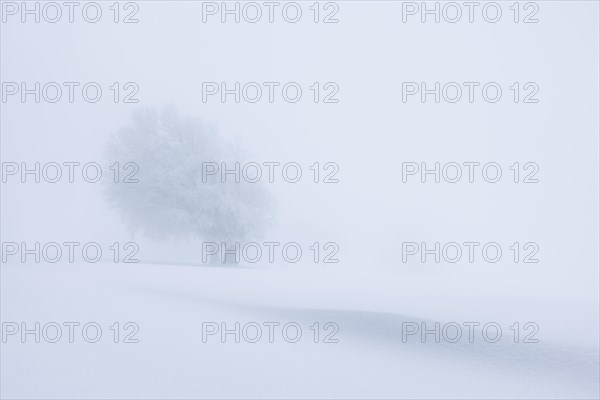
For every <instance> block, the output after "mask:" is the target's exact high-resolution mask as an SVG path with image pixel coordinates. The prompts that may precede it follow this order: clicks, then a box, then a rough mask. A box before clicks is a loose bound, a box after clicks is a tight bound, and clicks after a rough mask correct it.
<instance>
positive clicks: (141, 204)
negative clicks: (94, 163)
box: [106, 108, 273, 246]
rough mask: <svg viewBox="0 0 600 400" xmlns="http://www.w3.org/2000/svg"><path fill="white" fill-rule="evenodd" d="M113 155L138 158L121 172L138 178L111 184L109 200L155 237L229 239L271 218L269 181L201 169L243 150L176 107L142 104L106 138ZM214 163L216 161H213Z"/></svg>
mask: <svg viewBox="0 0 600 400" xmlns="http://www.w3.org/2000/svg"><path fill="white" fill-rule="evenodd" d="M106 157H107V159H108V160H111V162H112V161H115V160H116V161H121V162H122V163H125V162H133V163H135V165H134V164H130V165H128V167H127V168H126V169H124V168H123V167H121V169H122V170H123V171H122V174H123V175H127V174H128V173H129V174H131V173H133V172H134V171H135V170H136V169H137V171H135V175H133V176H130V177H129V179H128V180H129V181H131V180H137V181H138V182H137V183H123V184H109V185H107V188H106V190H107V197H108V200H109V202H110V203H111V204H112V205H113V206H114V208H116V209H117V210H118V211H119V212H120V214H121V215H122V217H123V219H124V221H125V223H126V224H127V226H128V228H129V229H130V230H131V231H132V232H141V233H144V234H145V235H147V236H149V237H155V238H157V237H158V238H162V237H168V236H193V237H197V238H199V239H201V240H202V241H206V242H217V243H226V244H231V246H233V243H235V242H243V241H244V240H245V239H248V238H252V239H255V238H256V237H257V236H260V235H261V234H262V232H263V230H264V228H265V227H266V226H267V224H268V222H269V219H270V218H269V216H270V215H271V213H272V207H273V202H272V199H271V197H270V195H269V193H268V191H267V190H266V187H265V185H264V184H263V183H261V182H257V183H251V182H247V181H244V180H243V179H242V180H241V181H240V182H235V179H234V177H233V176H227V179H226V181H225V182H223V181H222V177H221V174H220V173H216V174H206V173H205V174H203V166H204V168H205V172H206V171H208V170H209V169H210V168H209V167H208V165H209V164H210V163H216V164H217V165H219V166H220V165H222V163H227V165H230V166H231V165H233V164H234V163H235V162H240V161H241V160H240V158H241V155H240V151H239V149H237V148H236V147H234V146H232V145H230V144H228V143H226V142H225V141H223V140H222V139H221V138H220V137H219V136H218V135H217V133H216V130H215V129H214V128H212V127H211V126H209V125H207V124H205V123H203V122H202V121H197V120H193V119H190V118H181V117H179V115H178V114H177V112H176V111H175V110H174V109H173V108H167V109H164V110H162V111H161V112H157V111H156V110H152V109H143V110H139V111H137V112H135V113H134V114H133V116H132V123H131V125H129V126H127V127H125V128H123V129H121V130H120V131H119V133H118V134H117V135H115V136H113V137H112V138H111V140H110V142H109V144H108V147H107V151H106ZM212 165H213V166H214V165H215V164H212Z"/></svg>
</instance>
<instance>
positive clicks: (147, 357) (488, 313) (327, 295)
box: [1, 264, 599, 399]
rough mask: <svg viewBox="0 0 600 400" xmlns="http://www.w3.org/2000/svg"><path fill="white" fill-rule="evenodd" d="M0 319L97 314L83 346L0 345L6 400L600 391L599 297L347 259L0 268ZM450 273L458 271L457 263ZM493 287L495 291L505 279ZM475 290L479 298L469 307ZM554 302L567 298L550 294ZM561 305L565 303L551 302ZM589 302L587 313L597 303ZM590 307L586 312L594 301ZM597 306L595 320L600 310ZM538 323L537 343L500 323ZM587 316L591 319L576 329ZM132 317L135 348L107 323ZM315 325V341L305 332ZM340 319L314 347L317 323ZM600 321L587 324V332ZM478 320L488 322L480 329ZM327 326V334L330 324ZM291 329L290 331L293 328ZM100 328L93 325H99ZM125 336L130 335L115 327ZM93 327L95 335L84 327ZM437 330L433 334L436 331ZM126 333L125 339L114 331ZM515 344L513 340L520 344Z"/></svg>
mask: <svg viewBox="0 0 600 400" xmlns="http://www.w3.org/2000/svg"><path fill="white" fill-rule="evenodd" d="M1 272H2V286H1V289H2V321H3V322H7V321H16V322H22V321H24V322H26V323H27V324H28V325H27V327H28V328H29V329H31V328H32V327H33V324H34V322H35V321H39V322H40V323H41V325H42V326H43V325H44V324H47V323H48V322H57V323H59V324H62V323H63V322H79V323H80V324H81V325H83V324H85V323H86V322H92V321H93V322H97V323H98V324H99V325H100V326H101V327H102V329H103V336H102V338H101V339H100V340H99V341H98V342H97V343H87V342H86V341H85V340H83V339H82V336H81V335H80V334H78V331H75V336H74V343H69V341H68V340H67V337H66V330H64V331H63V337H62V338H61V340H59V341H58V342H57V343H48V342H45V340H44V339H43V338H42V339H41V341H40V343H35V342H34V340H33V339H34V338H33V335H29V336H27V337H26V339H27V340H26V343H21V341H20V338H19V336H18V335H14V336H8V337H7V340H6V343H2V365H1V367H2V371H1V381H2V391H1V395H2V397H3V398H30V399H35V398H66V399H70V398H73V399H74V398H156V399H158V398H160V399H175V398H177V399H181V398H299V397H302V398H365V397H369V398H373V397H375V398H459V397H460V398H515V397H518V398H567V397H568V398H598V394H599V386H598V374H599V367H598V365H599V358H598V343H597V338H598V335H597V320H596V321H593V320H592V321H590V318H589V316H590V315H594V314H591V313H593V312H594V307H597V304H598V303H597V300H595V303H594V299H586V298H576V297H568V298H567V297H563V298H562V299H561V298H560V297H557V296H556V295H555V296H554V297H553V299H554V300H553V301H555V302H557V304H556V307H551V305H552V303H549V301H551V300H550V299H543V298H541V297H540V296H541V294H540V293H538V296H537V299H536V296H531V298H530V299H529V300H528V301H525V300H524V299H523V298H521V299H519V298H515V299H513V300H514V303H511V302H507V301H506V299H505V300H502V301H501V300H500V297H498V293H493V291H491V292H490V293H488V295H487V296H486V295H483V296H482V293H480V292H478V291H469V286H468V284H467V283H466V282H467V281H466V280H463V282H465V283H464V284H463V286H462V287H461V286H460V284H459V282H460V279H456V278H455V279H454V280H452V279H449V277H448V276H441V277H437V278H436V279H432V277H431V276H427V277H423V276H419V275H418V274H413V275H410V274H406V273H399V272H397V271H393V270H387V272H385V271H384V270H380V271H378V272H377V274H373V273H366V272H365V271H361V270H358V269H357V270H347V271H344V274H340V267H338V266H334V267H327V268H325V267H303V268H290V267H287V268H277V267H276V266H270V267H268V268H267V267H263V268H258V267H250V266H240V267H234V266H228V267H202V266H192V265H153V264H119V265H117V264H96V265H90V264H85V265H84V264H81V265H70V266H49V265H33V266H32V265H23V264H4V265H3V266H2V269H1ZM453 274H454V275H455V274H456V271H453ZM500 286H501V284H500ZM473 299H477V300H476V301H475V300H473ZM558 300H560V301H558ZM559 303H560V304H559ZM594 304H595V305H596V306H595V305H594ZM585 307H588V308H587V309H586V308H585ZM595 315H597V313H596V314H595ZM435 321H440V322H441V323H442V325H443V324H444V323H447V322H458V323H459V324H462V322H465V321H478V322H481V325H483V324H485V323H486V322H490V321H494V322H497V323H498V324H499V325H500V326H501V327H502V328H503V336H502V339H501V340H500V341H499V342H497V343H487V342H486V341H484V340H482V336H481V335H480V329H477V330H476V335H475V336H474V337H475V340H474V343H469V342H468V340H466V339H465V338H463V339H461V340H459V341H458V342H457V343H449V342H446V341H444V340H443V339H442V340H441V341H440V343H436V342H435V341H434V340H427V341H426V342H425V343H422V342H421V341H420V339H419V337H418V336H411V337H408V339H407V340H406V342H403V340H402V327H403V325H402V324H403V322H416V323H417V324H421V323H422V322H425V323H427V324H428V325H427V326H429V327H433V324H434V322H435ZM516 321H519V322H520V323H521V325H523V324H524V323H526V322H528V321H535V322H536V323H537V324H538V325H539V326H540V331H539V333H538V334H537V335H536V338H538V339H539V343H514V342H513V340H512V339H513V337H512V334H511V332H510V331H509V329H508V327H509V326H510V325H512V323H514V322H516ZM583 321H587V324H588V325H584V324H585V322H583ZM114 322H119V323H120V324H121V327H123V324H125V323H126V322H135V323H137V324H138V326H139V332H138V333H137V334H136V335H135V338H137V339H139V343H121V342H120V343H114V342H113V336H112V331H110V330H109V327H110V326H111V325H112V324H113V323H114ZM203 322H216V323H217V324H219V325H220V324H221V322H225V323H226V324H227V325H226V326H227V328H228V329H231V328H233V327H234V326H235V323H236V322H239V323H240V325H241V326H242V327H243V326H244V325H245V324H248V323H251V322H255V323H257V324H259V325H261V326H264V325H263V324H264V323H265V322H278V323H279V324H280V326H279V327H281V326H283V325H284V324H286V323H290V322H295V323H297V324H298V325H299V326H300V327H301V328H302V333H303V334H302V337H301V338H300V340H299V341H298V342H296V343H288V342H286V341H285V340H284V338H283V336H282V335H281V333H280V331H279V330H278V329H275V335H274V337H273V338H274V340H273V343H270V342H269V341H268V339H267V330H266V328H265V329H263V336H262V337H261V339H260V340H258V342H257V343H250V342H246V341H245V340H244V338H243V337H242V338H241V339H240V342H239V343H236V342H235V341H234V337H233V335H229V336H227V337H226V339H227V340H226V342H225V343H222V342H221V340H220V338H219V336H218V335H214V336H208V337H207V340H206V342H205V343H203V341H202V323H203ZM315 322H319V323H320V327H321V331H320V334H321V335H320V338H319V339H320V340H319V343H315V342H314V340H313V331H311V330H310V326H311V325H313V324H314V323H315ZM327 322H334V323H336V324H337V325H338V326H339V332H337V333H336V335H335V338H337V339H339V342H338V343H323V337H324V335H325V334H326V333H327V332H325V331H324V330H323V326H324V324H326V323H327ZM594 324H595V327H596V330H595V329H594ZM479 328H481V326H479ZM330 331H331V330H329V332H330ZM290 332H291V333H292V334H291V335H290V336H293V331H290ZM92 333H93V332H92ZM121 333H122V334H123V331H121ZM92 336H93V335H92ZM429 338H430V339H433V336H430V337H429ZM120 339H121V340H120V341H122V337H121V338H120ZM521 339H522V338H521Z"/></svg>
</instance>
